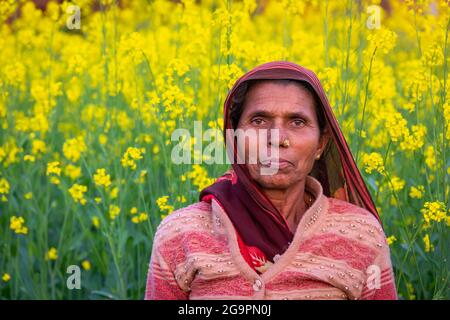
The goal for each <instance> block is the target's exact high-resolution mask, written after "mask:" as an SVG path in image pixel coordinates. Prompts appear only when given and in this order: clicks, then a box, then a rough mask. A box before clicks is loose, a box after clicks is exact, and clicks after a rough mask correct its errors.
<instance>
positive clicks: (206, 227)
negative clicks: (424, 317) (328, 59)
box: [145, 61, 397, 299]
mask: <svg viewBox="0 0 450 320" xmlns="http://www.w3.org/2000/svg"><path fill="white" fill-rule="evenodd" d="M224 117H225V118H224V127H225V129H243V130H244V131H245V130H249V129H254V130H257V131H259V130H261V129H267V130H272V129H277V130H278V131H277V132H278V133H279V134H278V141H276V142H275V143H276V144H278V145H277V147H279V149H278V151H279V152H278V155H279V156H278V157H277V158H269V161H268V162H267V161H263V160H264V159H262V158H261V157H258V159H257V161H254V163H252V162H250V161H248V160H249V159H248V158H247V156H248V154H249V150H248V148H249V147H250V145H249V144H250V143H246V144H245V146H244V150H245V156H246V158H245V159H246V160H245V161H243V162H242V161H241V162H240V161H236V160H239V159H238V155H239V152H236V148H234V147H233V148H228V146H229V145H231V144H232V142H234V140H233V139H236V138H235V135H232V134H231V133H230V132H232V131H230V130H226V132H225V138H226V139H225V141H226V144H227V151H230V149H232V150H231V152H229V155H230V156H231V159H233V160H234V161H232V168H231V169H230V170H228V171H227V172H226V173H225V174H224V175H223V176H221V177H220V178H218V179H217V180H216V181H215V183H213V184H212V185H210V186H209V187H207V188H206V189H204V190H202V192H201V193H200V198H199V202H197V203H194V204H191V205H189V206H187V207H185V208H182V209H179V210H176V211H174V212H173V213H171V214H170V215H169V216H168V217H167V218H165V219H164V221H163V222H161V224H160V226H159V227H158V230H157V232H156V234H155V238H154V242H153V249H152V255H151V260H150V265H149V272H148V279H147V288H146V295H145V298H146V299H397V293H396V287H395V283H394V275H393V270H392V265H391V259H390V252H389V247H388V245H387V242H386V237H385V234H384V232H383V229H382V226H381V223H380V220H379V217H378V214H377V211H376V207H375V205H374V203H373V201H372V199H371V196H370V194H369V192H368V190H367V187H366V185H365V184H364V181H363V179H362V177H361V174H360V172H359V171H358V168H357V166H356V164H355V162H354V160H353V157H352V155H351V153H350V150H349V148H348V145H347V143H346V141H345V139H344V137H343V135H342V132H341V130H340V128H339V125H338V122H337V121H336V118H335V117H334V115H333V111H332V108H331V106H330V104H329V102H328V100H327V98H326V96H325V93H324V90H323V88H322V86H321V84H320V82H319V80H318V79H317V77H316V75H315V74H314V73H313V72H312V71H310V70H308V69H305V68H303V67H301V66H299V65H297V64H294V63H291V62H284V61H275V62H270V63H265V64H263V65H260V66H258V67H256V68H254V69H253V70H251V71H249V72H247V73H246V74H245V75H244V76H242V77H241V78H240V79H239V80H238V81H237V82H236V83H235V85H234V86H233V88H232V89H231V90H230V92H229V94H228V96H227V99H226V101H225V106H224ZM266 132H268V131H266ZM252 141H253V142H252V143H256V144H257V143H258V141H260V140H252ZM267 141H268V144H270V145H273V143H274V142H273V139H270V140H267ZM233 145H235V144H233ZM258 147H261V146H258ZM272 165H275V166H276V167H277V168H278V170H277V171H276V172H275V174H262V173H261V169H262V168H263V167H267V166H272Z"/></svg>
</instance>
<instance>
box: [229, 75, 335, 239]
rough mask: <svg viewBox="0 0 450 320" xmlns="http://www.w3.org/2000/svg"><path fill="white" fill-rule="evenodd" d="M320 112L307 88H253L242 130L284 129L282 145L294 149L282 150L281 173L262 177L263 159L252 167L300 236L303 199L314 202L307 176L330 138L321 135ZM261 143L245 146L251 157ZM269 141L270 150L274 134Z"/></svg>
mask: <svg viewBox="0 0 450 320" xmlns="http://www.w3.org/2000/svg"><path fill="white" fill-rule="evenodd" d="M315 108H316V106H315V104H314V98H313V96H312V94H311V93H310V92H309V91H308V90H307V89H306V88H303V87H302V86H301V85H298V84H296V83H289V84H283V83H276V82H271V81H270V80H268V81H262V82H259V83H256V84H255V85H254V86H252V87H251V88H250V89H249V91H248V93H247V96H246V99H245V103H244V105H243V111H242V114H241V117H240V119H239V123H238V126H237V129H243V130H247V129H254V130H259V129H267V132H270V129H278V130H279V144H281V143H282V142H283V141H284V139H285V138H287V139H289V142H290V144H289V146H288V147H286V146H282V145H280V146H279V159H280V161H279V163H280V164H279V166H280V168H279V169H278V171H277V173H275V174H273V175H264V174H261V172H260V169H261V166H262V165H263V164H262V163H261V162H260V161H261V159H260V157H259V156H258V163H256V164H251V163H248V161H247V167H248V169H249V172H250V175H251V177H252V178H253V179H254V180H255V181H256V182H257V183H258V184H259V185H260V186H261V188H262V189H263V191H264V192H265V194H266V195H267V196H268V197H269V199H270V200H271V201H272V203H273V204H274V205H275V206H276V207H277V208H278V210H279V211H280V212H281V213H282V214H283V215H284V217H285V218H286V220H287V222H288V225H289V228H290V229H291V231H292V232H295V230H296V227H297V225H298V222H299V221H300V219H301V217H302V216H303V214H304V212H305V210H306V204H305V201H304V200H303V199H305V200H306V199H309V195H307V194H305V181H306V180H305V179H306V176H307V175H308V174H309V173H310V172H311V170H312V168H313V165H314V162H315V161H316V157H317V156H318V155H321V153H322V152H323V150H324V148H325V147H326V144H327V142H328V139H329V135H328V131H327V130H325V131H324V133H323V134H322V135H321V134H320V128H319V122H318V118H317V114H316V109H315ZM258 141H259V140H255V139H253V140H250V141H249V143H246V144H245V151H246V153H245V154H246V155H247V156H248V152H249V144H252V143H256V144H258ZM267 142H268V146H267V147H268V148H269V146H270V134H269V136H268V139H267ZM258 147H259V146H258ZM247 159H248V158H247ZM283 160H284V161H283ZM266 165H267V164H266ZM299 199H302V201H299Z"/></svg>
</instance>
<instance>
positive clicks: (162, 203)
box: [156, 196, 174, 218]
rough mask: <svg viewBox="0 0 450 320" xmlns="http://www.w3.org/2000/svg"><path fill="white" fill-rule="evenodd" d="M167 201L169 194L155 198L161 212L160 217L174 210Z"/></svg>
mask: <svg viewBox="0 0 450 320" xmlns="http://www.w3.org/2000/svg"><path fill="white" fill-rule="evenodd" d="M168 201H169V196H162V197H159V198H158V199H156V205H157V206H158V207H159V210H160V211H161V212H162V213H163V214H161V218H164V217H165V216H167V214H169V213H171V212H172V211H173V210H174V208H173V206H171V205H169V204H168ZM164 212H166V213H164Z"/></svg>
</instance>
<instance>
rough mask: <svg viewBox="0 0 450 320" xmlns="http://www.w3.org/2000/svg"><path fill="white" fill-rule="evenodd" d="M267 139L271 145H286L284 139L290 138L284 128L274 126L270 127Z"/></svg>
mask: <svg viewBox="0 0 450 320" xmlns="http://www.w3.org/2000/svg"><path fill="white" fill-rule="evenodd" d="M267 139H268V145H269V146H271V145H272V144H275V146H284V141H286V140H287V139H288V135H287V133H286V131H285V130H284V129H282V128H279V127H274V128H271V129H269V132H268V137H267ZM272 140H273V141H272Z"/></svg>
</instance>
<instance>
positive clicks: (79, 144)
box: [63, 136, 87, 162]
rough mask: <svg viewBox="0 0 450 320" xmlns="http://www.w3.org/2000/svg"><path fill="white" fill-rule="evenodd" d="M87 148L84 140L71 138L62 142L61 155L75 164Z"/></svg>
mask: <svg viewBox="0 0 450 320" xmlns="http://www.w3.org/2000/svg"><path fill="white" fill-rule="evenodd" d="M86 150H87V147H86V144H85V142H84V138H83V137H81V136H79V137H76V138H72V139H69V140H67V141H66V142H64V144H63V153H64V156H65V157H66V158H67V159H68V160H70V161H73V162H77V161H78V159H80V156H81V155H82V154H83V153H84V152H86Z"/></svg>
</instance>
